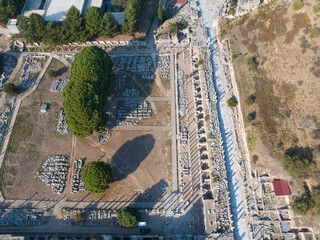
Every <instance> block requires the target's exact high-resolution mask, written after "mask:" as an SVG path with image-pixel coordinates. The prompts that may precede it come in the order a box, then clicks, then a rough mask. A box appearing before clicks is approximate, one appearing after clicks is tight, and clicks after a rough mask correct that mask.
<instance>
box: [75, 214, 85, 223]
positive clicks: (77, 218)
mask: <svg viewBox="0 0 320 240" xmlns="http://www.w3.org/2000/svg"><path fill="white" fill-rule="evenodd" d="M85 220H86V213H85V212H82V213H79V214H76V215H75V216H74V221H76V222H83V221H85Z"/></svg>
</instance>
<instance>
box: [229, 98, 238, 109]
mask: <svg viewBox="0 0 320 240" xmlns="http://www.w3.org/2000/svg"><path fill="white" fill-rule="evenodd" d="M237 104H238V101H237V100H236V99H235V98H229V99H228V100H227V105H228V107H231V108H233V107H235V106H237Z"/></svg>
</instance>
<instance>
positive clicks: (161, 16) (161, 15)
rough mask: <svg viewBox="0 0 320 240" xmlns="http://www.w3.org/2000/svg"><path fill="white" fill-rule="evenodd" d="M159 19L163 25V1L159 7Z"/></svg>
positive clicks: (160, 0) (160, 1)
mask: <svg viewBox="0 0 320 240" xmlns="http://www.w3.org/2000/svg"><path fill="white" fill-rule="evenodd" d="M158 19H159V23H160V24H161V23H162V22H163V7H162V0H159V6H158Z"/></svg>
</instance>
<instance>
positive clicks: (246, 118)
mask: <svg viewBox="0 0 320 240" xmlns="http://www.w3.org/2000/svg"><path fill="white" fill-rule="evenodd" d="M252 121H253V118H252V116H251V115H250V114H249V115H247V116H246V117H245V118H244V122H245V123H246V124H249V123H251V122H252Z"/></svg>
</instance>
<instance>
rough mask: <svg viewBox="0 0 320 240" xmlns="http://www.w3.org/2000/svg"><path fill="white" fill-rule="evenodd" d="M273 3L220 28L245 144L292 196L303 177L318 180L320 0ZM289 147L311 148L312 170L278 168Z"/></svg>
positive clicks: (261, 166) (256, 166)
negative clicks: (299, 172)
mask: <svg viewBox="0 0 320 240" xmlns="http://www.w3.org/2000/svg"><path fill="white" fill-rule="evenodd" d="M272 4H274V3H270V4H269V5H267V6H264V7H261V8H260V9H259V10H257V11H256V12H253V13H252V14H250V15H245V16H243V17H242V18H240V19H237V20H235V21H233V22H231V21H230V22H229V21H228V22H223V23H222V24H221V29H222V31H221V33H222V38H227V39H228V41H229V42H230V46H231V51H232V54H233V56H232V59H233V60H232V61H233V66H234V70H235V75H236V80H237V84H238V89H239V91H240V98H241V99H240V100H241V103H242V112H243V116H244V119H245V124H246V130H247V136H248V144H249V150H250V153H251V156H253V155H257V156H258V160H257V161H256V163H253V164H252V166H253V168H254V169H257V170H258V171H259V172H260V174H262V173H268V174H269V175H270V176H273V177H275V178H282V179H286V180H288V182H289V183H290V188H291V191H292V200H294V199H295V197H296V196H299V195H301V194H302V193H304V191H305V189H304V185H305V183H306V184H307V185H308V186H309V187H310V188H311V189H312V187H317V186H319V185H320V158H319V156H320V154H319V152H320V151H319V150H318V151H317V150H316V149H318V147H319V146H320V98H319V95H320V1H319V0H318V1H316V0H308V1H304V5H303V7H302V9H301V10H298V11H294V10H293V7H292V5H281V6H272ZM317 4H318V9H319V11H317V7H316V8H315V6H317ZM290 148H296V149H298V150H299V151H304V152H305V153H306V152H307V153H310V152H311V151H312V152H313V161H315V163H316V164H317V170H316V171H315V173H314V174H312V175H310V176H309V177H306V178H298V177H292V176H291V175H290V174H289V173H288V172H286V171H284V170H283V168H282V158H283V155H284V153H285V152H286V151H287V150H288V149H290ZM309 155H310V154H309ZM311 217H312V214H311V212H309V214H308V215H307V217H304V218H305V220H306V221H307V220H310V219H311ZM310 222H311V221H310ZM317 222H318V221H317ZM317 225H318V224H317ZM317 227H319V226H317Z"/></svg>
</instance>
